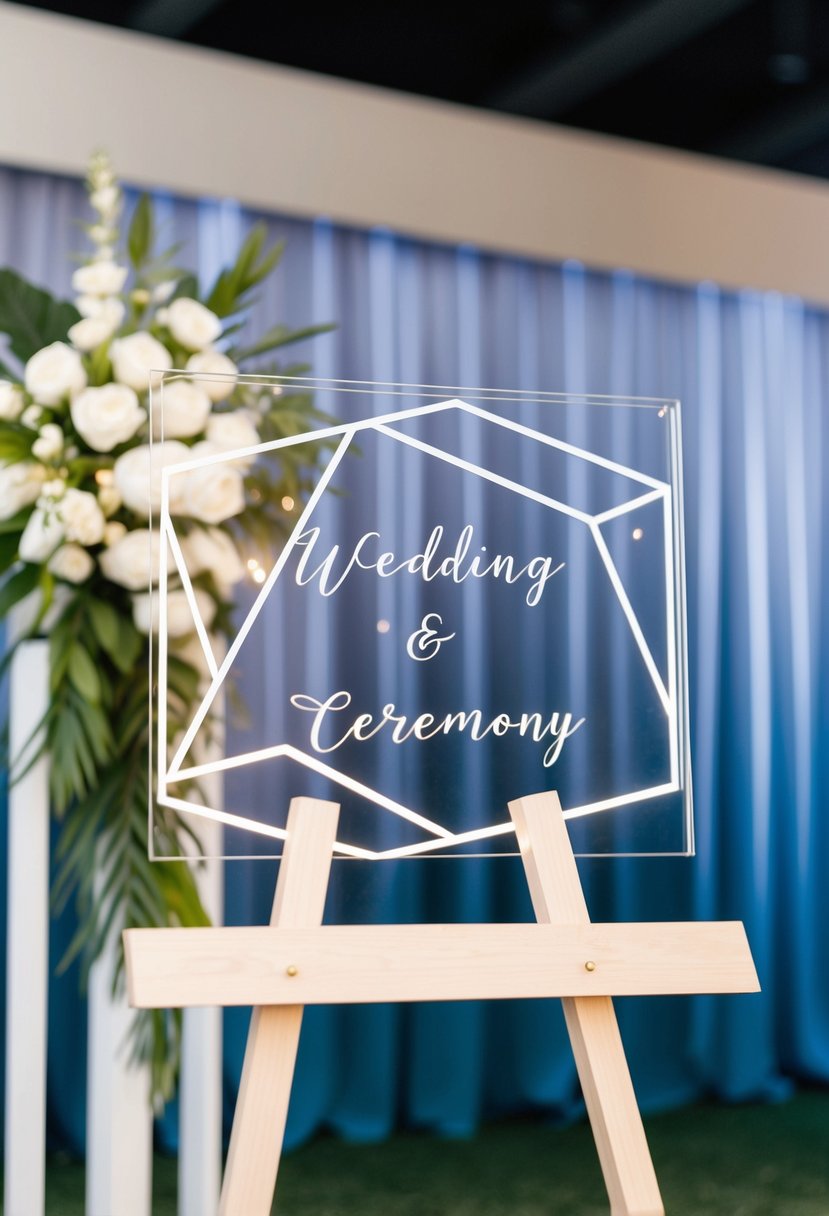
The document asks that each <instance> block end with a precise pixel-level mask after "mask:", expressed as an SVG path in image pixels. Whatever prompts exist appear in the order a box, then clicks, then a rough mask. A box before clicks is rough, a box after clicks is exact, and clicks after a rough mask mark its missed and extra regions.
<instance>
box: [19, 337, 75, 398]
mask: <svg viewBox="0 0 829 1216" xmlns="http://www.w3.org/2000/svg"><path fill="white" fill-rule="evenodd" d="M24 379H25V384H26V391H27V392H29V393H31V395H32V396H33V397H34V398H35V400H36V401H39V402H40V404H41V405H57V404H58V402H59V401H62V400H63V398H64V397H74V395H75V393H79V392H80V391H81V389H83V388H86V372H85V371H84V369H83V363H81V356H80V355H79V354H78V352H77V351H76V350H73V349H72V347H71V346H67V345H66V343H65V342H53V343H52V344H51V346H44V348H43V350H39V351H38V352H37V354H36V355H32V357H31V359H30V360H29V362H28V363H27V364H26V372H25V376H24Z"/></svg>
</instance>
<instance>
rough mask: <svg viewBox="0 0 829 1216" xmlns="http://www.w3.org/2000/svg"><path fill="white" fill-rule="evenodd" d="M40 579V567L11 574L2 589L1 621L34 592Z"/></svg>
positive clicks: (26, 567)
mask: <svg viewBox="0 0 829 1216" xmlns="http://www.w3.org/2000/svg"><path fill="white" fill-rule="evenodd" d="M39 578H40V566H35V565H29V564H28V563H27V564H26V565H25V566H21V568H20V569H19V570H18V571H16V572H15V573H14V574H11V575H10V576H9V577H8V578H7V579H6V580H5V581H4V583H3V585H2V587H0V620H1V619H2V618H3V617H4V616H6V614H7V613H8V611H9V609H10V608H13V607H14V606H15V604H18V603H19V602H20V601H21V600H22V599H24V597H25V596H27V595H28V594H29V592H30V591H34V589H35V587H36V586H37V584H38V579H39Z"/></svg>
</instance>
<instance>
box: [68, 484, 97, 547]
mask: <svg viewBox="0 0 829 1216" xmlns="http://www.w3.org/2000/svg"><path fill="white" fill-rule="evenodd" d="M60 514H61V518H62V519H63V523H64V527H65V529H66V539H67V540H76V541H78V542H79V543H80V544H82V545H97V544H99V543H100V541H102V540H103V539H104V528H105V527H106V520H105V519H104V513H103V511H102V510H101V508H100V507H99V506H98V500H97V498H96V497H95V495H94V494H90V493H89V491H88V490H67V491H66V493H65V494H64V496H63V498H62V499H61V500H60Z"/></svg>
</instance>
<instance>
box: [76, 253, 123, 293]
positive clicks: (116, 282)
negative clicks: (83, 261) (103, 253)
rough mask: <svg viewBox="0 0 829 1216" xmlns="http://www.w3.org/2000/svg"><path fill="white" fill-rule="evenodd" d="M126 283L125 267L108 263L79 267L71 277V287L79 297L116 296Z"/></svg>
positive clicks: (101, 262)
mask: <svg viewBox="0 0 829 1216" xmlns="http://www.w3.org/2000/svg"><path fill="white" fill-rule="evenodd" d="M126 281H127V268H126V266H119V265H118V264H117V262H109V261H100V262H91V263H90V264H89V265H88V266H79V267H78V269H77V270H76V271H75V273H74V274H73V275H72V287H73V288H74V290H75V291H76V292H77V293H78V295H80V296H117V295H118V292H119V291H121V290H122V288H123V286H124V284H125V283H126Z"/></svg>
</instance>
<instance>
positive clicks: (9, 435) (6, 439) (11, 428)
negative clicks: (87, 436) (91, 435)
mask: <svg viewBox="0 0 829 1216" xmlns="http://www.w3.org/2000/svg"><path fill="white" fill-rule="evenodd" d="M0 274H2V271H0ZM36 439H37V431H32V430H30V429H29V427H27V426H20V425H19V423H16V422H6V423H4V424H3V425H2V426H0V464H17V462H18V461H19V460H26V458H27V457H28V456H31V454H32V444H33V443H34V441H35V440H36ZM4 522H5V521H4Z"/></svg>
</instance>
